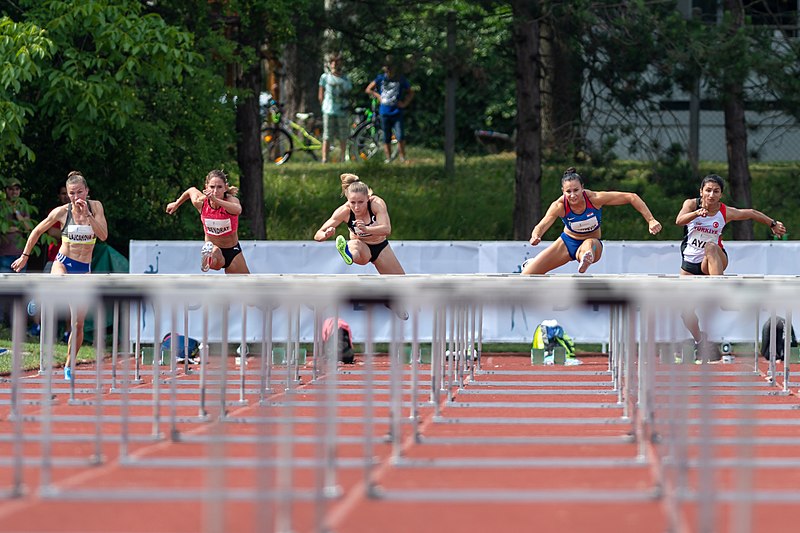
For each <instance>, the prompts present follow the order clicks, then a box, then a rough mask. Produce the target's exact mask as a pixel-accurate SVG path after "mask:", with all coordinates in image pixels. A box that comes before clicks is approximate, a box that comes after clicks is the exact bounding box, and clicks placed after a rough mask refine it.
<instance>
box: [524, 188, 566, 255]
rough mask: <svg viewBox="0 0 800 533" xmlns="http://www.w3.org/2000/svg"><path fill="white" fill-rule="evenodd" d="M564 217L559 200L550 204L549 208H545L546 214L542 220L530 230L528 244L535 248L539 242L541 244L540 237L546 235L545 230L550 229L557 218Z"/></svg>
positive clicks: (561, 202) (562, 207) (562, 203)
mask: <svg viewBox="0 0 800 533" xmlns="http://www.w3.org/2000/svg"><path fill="white" fill-rule="evenodd" d="M562 216H564V202H563V201H562V199H561V198H559V199H558V200H556V201H555V202H553V203H552V204H550V207H548V208H547V213H545V214H544V217H542V220H540V221H539V223H538V224H536V225H535V226H534V227H533V230H531V239H530V241H529V242H530V243H531V244H532V245H533V246H536V245H537V244H539V243H540V242H542V235H544V234H545V233H547V230H549V229H550V226H552V225H553V222H555V221H556V220H557V219H558V218H559V217H562Z"/></svg>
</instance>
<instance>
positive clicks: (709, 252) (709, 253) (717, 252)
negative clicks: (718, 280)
mask: <svg viewBox="0 0 800 533" xmlns="http://www.w3.org/2000/svg"><path fill="white" fill-rule="evenodd" d="M705 251H706V257H722V256H723V255H724V252H723V251H722V248H721V247H720V245H719V244H717V243H715V242H708V243H706V246H705Z"/></svg>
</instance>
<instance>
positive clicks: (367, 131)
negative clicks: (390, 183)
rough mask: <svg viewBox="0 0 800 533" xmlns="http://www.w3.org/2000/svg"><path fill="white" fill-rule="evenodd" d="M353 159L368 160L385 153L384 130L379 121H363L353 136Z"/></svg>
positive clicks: (351, 157) (351, 154)
mask: <svg viewBox="0 0 800 533" xmlns="http://www.w3.org/2000/svg"><path fill="white" fill-rule="evenodd" d="M350 144H351V146H352V151H351V153H350V160H351V161H366V160H368V159H372V158H373V157H374V156H375V154H378V155H379V156H380V155H381V154H383V130H381V125H380V123H378V122H362V123H361V125H360V126H358V127H357V128H356V131H355V133H353V136H352V137H351V143H350Z"/></svg>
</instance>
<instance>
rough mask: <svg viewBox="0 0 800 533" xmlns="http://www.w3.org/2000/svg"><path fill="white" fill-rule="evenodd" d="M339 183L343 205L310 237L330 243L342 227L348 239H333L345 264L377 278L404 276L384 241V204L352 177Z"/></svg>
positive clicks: (402, 313)
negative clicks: (367, 270) (367, 268)
mask: <svg viewBox="0 0 800 533" xmlns="http://www.w3.org/2000/svg"><path fill="white" fill-rule="evenodd" d="M341 180H342V193H343V194H344V196H345V197H346V198H347V201H346V202H345V203H344V204H342V205H340V206H339V207H337V208H336V210H335V211H334V212H333V214H332V215H331V216H330V218H329V219H328V220H326V221H325V223H324V224H322V226H321V227H320V228H319V229H318V230H317V233H316V234H314V240H315V241H318V242H322V241H325V240H328V239H330V238H331V237H333V236H334V235H336V228H337V227H338V226H339V225H340V224H345V225H347V227H348V228H349V230H350V239H349V240H347V239H345V238H344V236H342V235H339V236H338V237H337V238H336V248H337V250H339V254H340V255H341V256H342V259H343V260H344V262H345V263H347V264H348V265H352V264H353V263H356V264H357V265H366V264H367V263H372V264H373V265H375V269H376V270H377V271H378V273H379V274H405V270H403V267H402V265H400V261H398V260H397V257H396V256H395V255H394V250H392V247H391V246H390V245H389V241H388V240H386V239H387V237H388V236H389V235H390V234H391V233H392V223H391V221H390V220H389V211H388V209H387V208H386V202H384V201H383V199H382V198H380V197H379V196H375V195H374V194H372V190H370V188H369V187H367V186H366V185H365V184H364V183H363V182H362V181H361V180H360V179H359V178H358V176H356V175H355V174H342V175H341ZM394 311H395V313H396V314H397V315H398V316H399V317H400V318H403V319H405V318H408V313H406V312H405V311H404V310H401V309H399V308H397V307H395V308H394Z"/></svg>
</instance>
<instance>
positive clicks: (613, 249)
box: [129, 240, 800, 343]
mask: <svg viewBox="0 0 800 533" xmlns="http://www.w3.org/2000/svg"><path fill="white" fill-rule="evenodd" d="M549 244H550V243H549V242H542V243H540V244H539V245H538V246H535V247H534V246H531V245H530V244H528V243H525V242H479V241H457V242H450V241H392V242H391V246H392V248H393V249H394V252H395V254H396V255H397V257H398V259H399V260H400V263H401V264H402V265H403V268H404V269H405V270H406V272H407V273H409V274H447V273H453V274H474V273H479V274H497V273H500V274H508V273H515V272H520V270H521V265H522V262H523V261H524V260H525V259H527V258H529V257H534V256H535V255H536V254H538V253H540V252H542V251H543V250H544V249H546V247H547V246H548V245H549ZM201 246H202V241H131V243H130V254H129V258H130V272H131V273H137V274H138V273H145V274H153V275H157V274H196V275H204V276H218V275H224V274H222V273H221V272H213V271H211V272H208V273H205V274H204V273H201V271H200V248H201ZM241 246H242V253H243V254H244V257H245V259H246V261H247V264H248V266H249V268H250V271H251V272H252V273H253V274H256V275H257V274H361V275H363V274H377V272H376V270H375V268H374V267H373V266H372V265H371V264H370V265H367V266H358V265H353V266H347V265H345V264H344V262H343V261H342V260H341V258H340V257H339V254H338V252H337V251H336V248H335V246H334V244H333V242H332V241H327V242H324V243H317V242H314V241H242V243H241ZM726 249H727V250H728V253H729V257H730V264H729V267H728V269H727V273H728V274H738V275H796V274H798V272H800V269H798V268H797V267H796V264H797V262H796V258H797V257H798V256H800V255H799V254H800V242H795V241H756V242H729V243H726ZM679 268H680V243H678V242H674V241H670V242H659V241H655V240H654V241H605V242H604V243H603V256H602V259H601V260H600V261H599V262H598V263H597V264H595V265H592V267H591V268H590V270H589V272H588V274H619V275H623V274H626V273H636V274H668V275H676V274H678V273H679ZM576 271H577V263H576V262H571V263H568V264H567V265H564V266H562V267H560V268H558V269H556V270H554V271H553V273H554V274H575V273H576ZM343 282H344V280H343ZM299 303H302V302H299ZM571 304H572V302H542V303H541V304H537V305H536V306H533V305H532V306H508V307H507V308H485V309H484V312H483V329H482V335H483V340H484V342H526V343H527V342H530V341H531V339H532V336H533V331H534V329H535V328H536V326H537V325H538V324H539V323H540V322H541V321H542V320H546V319H556V320H558V322H559V323H560V324H561V325H563V326H564V330H565V331H566V332H567V333H568V334H570V335H571V336H572V337H573V338H574V339H575V340H576V341H577V342H582V343H587V342H590V343H603V342H607V341H608V335H609V309H608V308H607V307H602V306H601V307H597V308H586V307H583V306H573V305H571ZM184 312H187V313H188V317H189V328H188V332H189V333H188V334H189V335H190V336H192V337H195V338H200V337H201V336H202V316H201V310H199V309H196V310H192V309H189V310H188V311H187V310H185V309H182V310H179V312H178V318H177V322H176V326H177V328H176V329H177V331H178V332H179V333H183V329H184V328H183V324H184V314H183V313H184ZM339 312H340V314H341V318H343V319H344V320H346V321H347V322H348V323H349V324H350V325H351V328H352V330H353V336H354V340H355V341H356V342H360V341H362V340H363V338H362V337H361V335H363V332H364V331H365V329H366V328H365V320H364V317H365V312H364V310H363V309H357V308H354V307H353V306H352V305H351V306H349V307H348V308H344V309H341V310H340V311H339ZM152 313H153V309H152V306H150V307H148V308H147V309H145V310H144V319H143V322H142V324H141V325H142V328H143V329H142V335H143V337H142V338H143V339H147V340H148V341H150V342H151V341H152V339H153V338H154V333H155V331H154V328H153V315H152ZM391 313H392V312H391V311H390V310H388V309H377V310H376V316H375V322H374V327H375V337H374V340H376V341H379V342H386V341H388V340H389V339H390V319H391V317H392V315H391ZM766 317H767V315H766V314H764V313H762V314H761V315H760V316H759V317H758V319H757V318H756V317H755V315H754V313H751V314H750V316H748V314H746V313H741V312H739V311H737V310H719V309H717V310H713V309H712V312H709V313H708V314H707V316H705V315H704V316H702V318H701V326H702V327H703V329H704V330H705V331H707V332H708V334H709V337H710V338H712V339H715V340H728V341H733V342H737V341H746V340H752V339H753V338H754V335H755V331H756V326H755V325H754V324H755V323H756V321H757V320H761V321H763V320H766ZM673 318H674V317H673ZM221 320H222V319H221V314H220V313H211V316H210V317H209V340H210V341H212V342H219V340H220V332H221V324H222V322H221ZM229 320H230V323H229V330H228V334H229V339H230V342H236V341H238V339H241V338H242V333H243V330H242V326H243V325H244V335H245V338H246V340H248V341H250V342H260V339H261V331H262V327H263V314H262V312H261V311H260V310H259V309H253V308H249V309H248V311H247V322H246V323H243V321H242V314H241V309H231V310H230V319H229ZM273 320H274V322H273V338H274V339H275V340H276V341H280V340H281V339H285V338H286V336H287V335H288V334H289V333H288V332H289V331H290V330H289V321H288V317H286V315H285V312H282V311H281V310H280V309H279V310H277V311H275V314H274V318H273ZM431 322H432V317H431V316H427V313H423V314H422V316H421V317H420V333H419V334H420V338H421V339H423V340H429V339H430V338H431ZM675 322H677V324H675ZM131 326H132V332H131V334H132V336H133V335H134V332H135V331H136V330H135V328H136V327H137V325H136V324H135V323H132V324H131ZM170 328H171V325H170V317H169V316H164V317H162V320H161V324H160V325H159V332H160V335H161V336H163V335H164V334H165V333H166V332H167V331H169V329H170ZM404 328H405V331H404V333H405V335H406V336H409V335H410V324H409V323H408V322H406V323H404ZM657 330H658V336H659V337H663V338H665V339H675V338H688V333H687V332H686V331H685V329H683V326H682V324H681V323H680V320H679V319H678V320H669V319H665V321H664V322H663V323H659V324H658V325H657ZM299 333H300V339H301V340H302V341H303V342H310V341H311V340H313V313H312V312H311V310H310V309H308V308H305V309H303V310H302V311H301V320H300V328H299Z"/></svg>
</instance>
